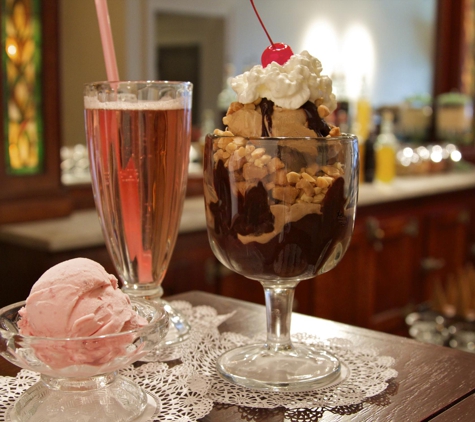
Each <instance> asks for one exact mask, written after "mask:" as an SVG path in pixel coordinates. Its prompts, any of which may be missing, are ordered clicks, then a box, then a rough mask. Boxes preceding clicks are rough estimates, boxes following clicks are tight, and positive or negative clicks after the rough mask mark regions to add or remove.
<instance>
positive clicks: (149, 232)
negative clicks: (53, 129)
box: [84, 81, 192, 344]
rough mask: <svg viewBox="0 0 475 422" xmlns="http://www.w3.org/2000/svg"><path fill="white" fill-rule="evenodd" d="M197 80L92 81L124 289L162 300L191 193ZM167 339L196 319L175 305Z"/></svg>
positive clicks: (108, 232)
mask: <svg viewBox="0 0 475 422" xmlns="http://www.w3.org/2000/svg"><path fill="white" fill-rule="evenodd" d="M191 97H192V84H191V83H189V82H161V81H144V82H136V81H135V82H134V81H123V82H96V83H92V84H87V85H85V88H84V107H85V122H86V136H87V145H88V150H89V158H90V169H91V176H92V188H93V192H94V200H95V204H96V209H97V212H98V214H99V219H100V223H101V226H102V231H103V234H104V238H105V243H106V246H107V249H108V252H109V254H110V256H111V258H112V261H113V263H114V265H115V268H116V270H117V272H118V275H119V278H120V280H121V282H122V290H123V291H124V292H125V293H127V294H128V295H129V296H131V297H138V298H144V299H147V300H155V301H158V302H162V301H161V299H160V297H161V296H162V294H163V289H162V287H161V282H162V280H163V278H164V276H165V273H166V271H167V268H168V264H169V261H170V258H171V255H172V252H173V248H174V246H175V242H176V239H177V235H178V229H179V225H180V219H181V214H182V210H183V203H184V199H185V194H186V182H187V175H188V161H189V151H190V141H191ZM163 306H164V307H165V309H166V310H167V312H168V313H169V316H170V320H171V323H172V325H171V330H170V334H169V336H168V337H167V340H166V343H167V344H173V343H176V342H179V341H182V340H183V339H185V338H186V337H187V335H188V331H189V328H190V327H189V324H188V323H187V321H186V320H185V318H184V317H183V316H182V315H181V314H180V313H178V312H177V311H175V310H174V309H173V308H172V307H171V306H170V305H169V304H168V303H166V302H163Z"/></svg>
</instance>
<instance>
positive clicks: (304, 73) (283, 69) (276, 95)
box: [231, 51, 336, 112]
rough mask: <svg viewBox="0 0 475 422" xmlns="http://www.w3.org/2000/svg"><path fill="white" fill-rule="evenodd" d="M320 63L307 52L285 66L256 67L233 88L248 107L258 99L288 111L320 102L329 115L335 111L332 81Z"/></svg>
mask: <svg viewBox="0 0 475 422" xmlns="http://www.w3.org/2000/svg"><path fill="white" fill-rule="evenodd" d="M322 69H323V67H322V64H321V62H320V60H318V59H316V58H315V57H313V56H311V55H310V54H309V53H308V52H307V51H303V52H302V53H301V54H294V55H293V56H292V57H291V58H290V59H289V60H288V61H287V62H286V63H285V64H284V65H283V66H282V65H280V64H278V63H276V62H272V63H271V64H270V65H268V66H267V67H265V68H263V67H262V66H261V65H257V66H254V67H253V68H252V69H251V70H249V71H248V72H245V73H243V74H242V75H238V76H236V77H235V78H233V79H232V80H231V87H232V88H233V89H234V91H235V92H236V93H237V95H238V101H239V102H240V103H243V104H248V103H252V102H254V101H256V100H257V99H259V98H267V99H268V100H271V101H273V102H274V104H275V105H277V106H279V107H282V108H286V109H294V110H295V109H298V108H299V107H300V106H302V105H303V104H305V103H306V102H307V101H312V102H315V100H317V99H319V98H321V99H322V100H323V105H325V106H327V107H328V109H329V110H330V112H333V111H334V110H335V108H336V99H335V95H334V94H333V93H332V81H331V79H330V78H329V77H328V76H326V75H321V72H322Z"/></svg>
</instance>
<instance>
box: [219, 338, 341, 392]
mask: <svg viewBox="0 0 475 422" xmlns="http://www.w3.org/2000/svg"><path fill="white" fill-rule="evenodd" d="M216 366H217V369H218V372H219V373H220V375H221V376H222V377H224V378H225V379H227V380H228V381H231V382H233V383H234V384H237V385H240V386H243V387H248V388H254V389H258V390H266V391H279V392H282V391H306V390H311V389H312V388H315V387H320V386H323V385H327V384H330V383H331V382H333V381H334V380H336V379H337V378H338V376H339V375H340V370H341V366H340V362H339V361H338V359H337V358H336V357H335V356H333V355H332V354H331V353H328V352H326V351H325V350H320V349H314V348H312V347H309V346H306V345H302V344H296V345H293V346H291V347H290V348H289V349H286V350H278V351H272V350H270V349H269V348H267V347H266V346H265V345H256V344H252V345H248V346H242V347H238V348H236V349H232V350H230V351H228V352H226V353H224V354H223V355H222V356H220V357H219V358H218V360H217V364H216Z"/></svg>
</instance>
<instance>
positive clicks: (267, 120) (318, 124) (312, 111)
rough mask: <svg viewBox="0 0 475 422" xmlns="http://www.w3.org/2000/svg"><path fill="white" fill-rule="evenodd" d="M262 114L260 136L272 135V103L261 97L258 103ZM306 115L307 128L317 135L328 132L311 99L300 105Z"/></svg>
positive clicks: (327, 127) (325, 123)
mask: <svg viewBox="0 0 475 422" xmlns="http://www.w3.org/2000/svg"><path fill="white" fill-rule="evenodd" d="M259 107H260V108H261V114H262V131H261V132H262V134H261V136H263V137H267V136H272V114H273V113H274V103H273V102H272V101H271V100H268V99H267V98H263V99H262V100H261V102H260V103H259ZM300 108H301V109H302V110H303V111H305V114H306V115H307V125H308V128H309V129H311V130H313V131H314V132H315V134H316V136H318V137H325V136H327V135H328V134H329V133H330V126H328V123H327V122H326V121H325V120H324V119H322V118H321V117H320V116H319V114H318V110H317V106H316V105H315V104H314V103H312V102H311V101H307V102H306V103H305V104H303V105H302V106H301V107H300Z"/></svg>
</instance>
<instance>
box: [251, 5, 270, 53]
mask: <svg viewBox="0 0 475 422" xmlns="http://www.w3.org/2000/svg"><path fill="white" fill-rule="evenodd" d="M251 4H252V8H253V9H254V12H255V13H256V16H257V19H259V22H260V24H261V26H262V29H264V32H265V33H266V35H267V38H269V41H270V43H271V44H272V45H274V41H272V38H271V37H270V35H269V33H268V32H267V29H266V27H265V25H264V22H262V19H261V17H260V16H259V12H258V11H257V9H256V6H255V5H254V0H251Z"/></svg>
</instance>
